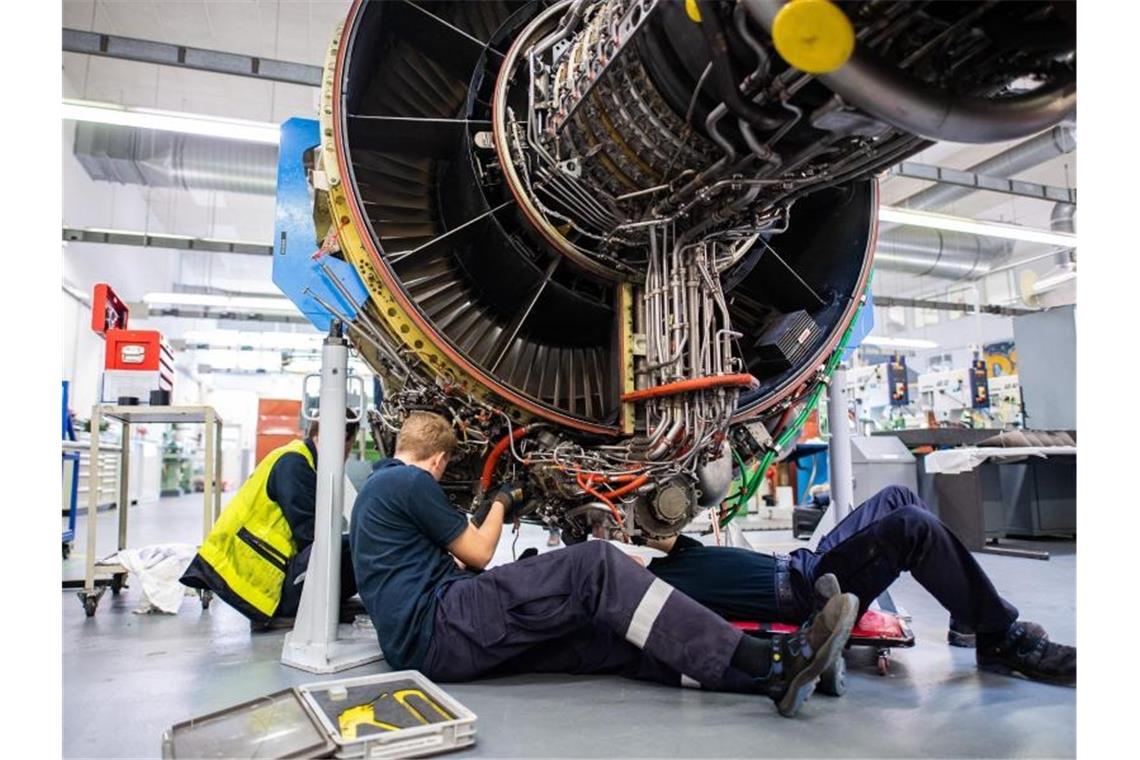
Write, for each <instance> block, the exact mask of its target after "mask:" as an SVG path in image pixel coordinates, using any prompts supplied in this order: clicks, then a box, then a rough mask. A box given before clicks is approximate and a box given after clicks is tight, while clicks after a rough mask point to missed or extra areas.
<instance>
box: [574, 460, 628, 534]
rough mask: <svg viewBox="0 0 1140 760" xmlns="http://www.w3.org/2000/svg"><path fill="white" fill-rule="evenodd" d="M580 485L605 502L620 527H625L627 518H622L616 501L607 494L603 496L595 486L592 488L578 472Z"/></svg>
mask: <svg viewBox="0 0 1140 760" xmlns="http://www.w3.org/2000/svg"><path fill="white" fill-rule="evenodd" d="M578 485H579V486H581V487H582V490H583V491H585V492H586V493H588V494H590V495H591V496H593V497H594V498H596V499H598V500H599V501H601V502H602V503H603V504H605V505H606V506H607V507H609V508H610V512H612V513H613V516H614V520H615V521H616V522H617V524H618V527H619V528H623V529H624V528H625V520H624V519H623V518H622V516H621V512H620V511H618V508H617V507H615V506H614V503H613V502H612V501H610V500H609V499H607V498H606V497H605V496H603V495H602V494H601V493H599V492H598V491H595V490H594V489H593V488H591V487H590V485H589V484H588V483H587V482H586V481H585V479H584V478H583V477H582V474H581V473H578Z"/></svg>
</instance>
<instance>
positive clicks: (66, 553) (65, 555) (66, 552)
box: [63, 544, 71, 559]
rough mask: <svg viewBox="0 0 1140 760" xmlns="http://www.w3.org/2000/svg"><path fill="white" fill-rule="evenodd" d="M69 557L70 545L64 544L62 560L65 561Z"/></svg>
mask: <svg viewBox="0 0 1140 760" xmlns="http://www.w3.org/2000/svg"><path fill="white" fill-rule="evenodd" d="M70 556H71V544H64V545H63V558H64V559H67V558H68V557H70Z"/></svg>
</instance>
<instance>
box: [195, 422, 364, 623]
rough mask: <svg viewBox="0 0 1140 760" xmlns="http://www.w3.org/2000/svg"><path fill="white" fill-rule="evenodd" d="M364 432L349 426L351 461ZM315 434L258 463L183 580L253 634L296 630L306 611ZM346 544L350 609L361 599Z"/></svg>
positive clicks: (315, 430) (343, 581) (315, 427)
mask: <svg viewBox="0 0 1140 760" xmlns="http://www.w3.org/2000/svg"><path fill="white" fill-rule="evenodd" d="M349 416H350V417H351V416H352V414H351V412H350V413H349ZM359 429H360V423H359V422H358V421H356V422H349V423H348V424H347V425H346V426H345V431H344V440H345V446H344V455H345V460H346V461H347V459H348V455H349V454H350V453H351V449H352V441H353V440H354V439H355V438H356V433H357V431H358V430H359ZM308 432H309V435H308V437H306V438H305V439H304V440H296V441H291V442H290V443H287V444H285V445H284V446H281V447H279V448H276V449H274V450H273V451H271V452H269V453H268V454H266V455H265V458H264V459H262V460H261V462H259V463H258V465H257V467H256V468H254V471H253V474H252V475H250V476H249V480H247V481H246V482H245V483H243V484H242V486H241V488H240V489H238V492H237V494H235V495H234V497H233V499H231V500H230V503H229V504H227V505H226V508H225V509H224V510H222V514H221V516H220V517H218V521H217V522H216V523H214V527H213V529H211V530H210V534H209V535H208V536H207V537H206V540H205V541H203V542H202V548H201V549H199V551H198V554H197V555H195V557H194V559H193V561H191V563H190V566H189V567H188V568H187V569H186V572H185V573H184V574H183V575H182V578H181V579H180V580H181V581H182V584H183V585H185V586H189V587H190V588H197V589H210V590H212V591H213V592H214V593H215V594H217V595H218V596H219V597H220V598H221V599H223V600H225V601H226V603H228V604H229V605H230V606H232V607H233V608H234V609H236V610H237V611H238V612H240V613H242V614H243V615H245V616H246V617H248V618H249V619H250V627H251V628H252V629H253V630H268V629H272V628H283V627H288V628H292V627H293V618H294V616H296V614H297V607H298V606H299V605H300V604H301V590H302V588H303V587H304V581H305V570H306V569H308V567H309V554H310V552H311V551H312V548H313V524H314V522H315V520H316V510H317V440H318V436H319V434H320V425H319V424H318V423H317V422H316V421H314V422H312V423H310V425H309V431H308ZM342 538H343V541H342V543H341V555H340V556H341V572H340V592H341V601H342V603H343V602H344V601H345V600H347V599H348V598H349V597H351V596H353V595H354V594H355V593H356V582H355V580H354V579H353V575H352V559H351V558H350V557H349V555H348V551H349V547H348V536H347V535H345V536H343V537H342ZM349 619H351V618H349Z"/></svg>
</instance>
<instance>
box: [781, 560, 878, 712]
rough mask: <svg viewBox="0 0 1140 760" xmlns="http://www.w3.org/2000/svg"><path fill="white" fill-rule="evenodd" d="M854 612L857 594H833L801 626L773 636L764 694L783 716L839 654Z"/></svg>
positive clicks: (800, 703) (795, 707)
mask: <svg viewBox="0 0 1140 760" xmlns="http://www.w3.org/2000/svg"><path fill="white" fill-rule="evenodd" d="M832 577H834V576H832ZM858 614H859V599H858V597H856V596H855V595H854V594H836V595H834V596H832V597H831V598H830V599H828V601H827V604H825V605H824V606H823V609H822V610H820V611H819V612H817V613H816V614H815V616H814V617H813V618H812V620H811V623H810V624H809V625H807V626H806V627H805V628H801V629H800V631H799V632H797V633H794V634H792V635H790V636H783V637H780V638H777V639H774V640H773V642H772V671H771V674H770V676H769V679H770V687H769V691H768V696H770V697H771V698H772V700H773V701H775V702H776V707H777V709H778V710H779V711H780V714H781V715H783V716H784V717H785V718H790V717H792V716H793V715H795V714H796V713H797V712H799V709H800V708H801V707H803V704H804V702H806V701H807V698H808V697H810V696H811V693H812V691H814V690H815V682H816V679H818V678H819V676H820V674H821V673H823V671H825V670H827V669H828V668H829V667H832V666H833V665H834V664H835V661H836V660H838V659H839V658H840V657H842V656H843V647H844V646H845V645H846V644H847V637H848V636H850V635H851V628H852V627H853V626H854V625H855V618H856V615H858Z"/></svg>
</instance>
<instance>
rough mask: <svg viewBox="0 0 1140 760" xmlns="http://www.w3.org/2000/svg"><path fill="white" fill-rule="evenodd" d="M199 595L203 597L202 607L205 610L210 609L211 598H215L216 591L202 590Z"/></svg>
mask: <svg viewBox="0 0 1140 760" xmlns="http://www.w3.org/2000/svg"><path fill="white" fill-rule="evenodd" d="M199 597H200V598H201V601H202V609H204V610H208V609H210V600H212V599H213V598H214V592H213V591H200V592H199Z"/></svg>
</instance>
